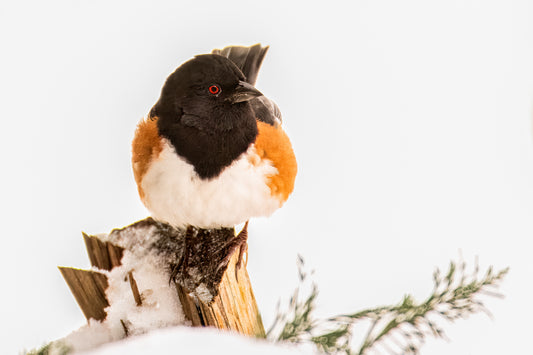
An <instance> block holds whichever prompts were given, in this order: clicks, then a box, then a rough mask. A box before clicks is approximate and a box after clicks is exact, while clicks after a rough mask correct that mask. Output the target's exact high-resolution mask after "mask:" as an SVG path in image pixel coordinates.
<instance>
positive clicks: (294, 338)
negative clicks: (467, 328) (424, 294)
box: [267, 257, 509, 354]
mask: <svg viewBox="0 0 533 355" xmlns="http://www.w3.org/2000/svg"><path fill="white" fill-rule="evenodd" d="M303 265H304V262H303V259H302V258H301V257H299V259H298V272H299V275H300V286H299V287H298V288H297V289H296V290H295V291H294V294H293V296H292V298H291V301H290V303H289V307H288V311H287V312H285V313H284V314H282V313H281V312H280V311H279V305H278V315H277V317H276V320H275V322H274V324H273V326H272V327H271V328H270V330H269V332H268V334H267V335H268V337H269V338H273V337H274V336H273V334H274V333H275V330H276V329H281V331H278V333H279V335H278V336H277V337H275V340H277V341H290V342H294V343H304V342H312V343H314V344H315V346H316V347H317V348H318V350H320V351H321V352H323V353H327V354H339V353H345V354H365V353H367V352H368V351H370V350H374V351H377V347H378V346H379V347H381V348H383V349H384V350H385V351H386V352H387V353H393V354H394V353H402V354H418V353H419V348H420V346H421V345H422V344H423V343H424V341H425V338H426V336H428V335H431V336H434V337H437V338H444V337H445V333H444V330H443V329H442V328H441V327H440V326H439V325H438V324H437V323H436V320H435V318H438V317H441V318H444V319H446V320H448V321H451V322H453V321H455V320H457V319H459V318H466V317H468V316H469V315H471V314H473V313H477V312H480V311H481V312H484V313H486V314H488V315H489V316H490V313H489V311H488V310H487V308H486V307H485V306H484V304H483V302H481V301H480V300H478V299H477V296H478V295H488V296H496V297H501V294H499V293H497V292H495V291H494V290H493V289H495V288H496V287H498V286H499V284H500V282H501V281H502V280H503V278H504V276H505V275H506V274H507V272H508V271H509V269H508V268H506V269H504V270H502V271H499V272H494V270H493V268H492V267H489V268H488V270H487V271H486V273H485V274H484V276H483V277H481V278H480V277H479V267H478V264H477V262H476V266H475V268H474V271H473V272H472V273H470V274H467V273H466V272H465V269H466V264H465V263H464V262H462V261H461V262H459V263H455V262H453V261H452V262H450V265H449V268H448V270H447V272H446V274H444V275H443V274H442V273H441V272H440V270H439V269H437V270H436V271H435V272H434V274H433V283H434V285H433V291H432V293H431V294H430V295H429V297H428V298H426V300H425V301H423V302H420V303H418V302H416V301H415V300H414V298H413V297H412V296H411V295H406V296H404V298H403V299H402V301H401V302H400V303H399V304H396V305H390V306H383V307H377V308H372V309H366V310H363V311H360V312H356V313H352V314H344V315H339V316H335V317H332V318H329V319H325V320H316V319H314V317H313V311H314V309H315V301H316V298H317V296H318V288H317V286H316V284H314V283H313V284H312V287H311V292H310V294H309V296H308V297H307V298H305V300H302V299H300V298H299V295H300V288H302V287H303V284H304V283H306V282H307V276H308V275H307V274H306V273H305V272H304V271H303ZM361 321H369V322H370V326H369V329H368V331H367V333H366V335H365V336H364V339H363V340H362V342H361V344H360V347H359V348H358V349H357V350H353V349H352V348H351V346H350V344H351V343H352V335H353V334H352V328H353V325H354V324H356V323H357V322H361Z"/></svg>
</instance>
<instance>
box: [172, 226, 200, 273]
mask: <svg viewBox="0 0 533 355" xmlns="http://www.w3.org/2000/svg"><path fill="white" fill-rule="evenodd" d="M193 239H194V230H193V227H192V226H188V227H187V231H186V232H185V243H184V245H183V251H182V253H181V257H180V258H179V261H178V263H177V264H172V265H171V270H170V280H169V281H168V282H169V283H170V282H172V281H174V282H176V278H177V276H178V274H180V273H181V274H187V271H188V270H187V269H188V268H189V255H190V254H191V251H192V245H193Z"/></svg>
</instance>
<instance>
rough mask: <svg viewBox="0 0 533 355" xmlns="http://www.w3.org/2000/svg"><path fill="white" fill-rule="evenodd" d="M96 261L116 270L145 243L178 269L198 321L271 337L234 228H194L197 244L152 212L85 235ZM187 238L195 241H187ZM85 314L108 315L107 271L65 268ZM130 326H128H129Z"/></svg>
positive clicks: (179, 288) (182, 295) (180, 289)
mask: <svg viewBox="0 0 533 355" xmlns="http://www.w3.org/2000/svg"><path fill="white" fill-rule="evenodd" d="M83 238H84V241H85V246H86V248H87V253H88V255H89V259H90V261H91V265H92V266H93V267H95V268H97V269H101V270H107V271H110V270H112V269H113V268H114V267H117V266H120V265H121V264H122V262H121V260H122V258H123V255H124V254H125V253H127V252H128V251H130V250H133V249H135V250H138V249H139V248H144V249H146V250H147V251H148V252H150V253H151V255H157V257H158V259H160V260H161V262H162V263H163V264H164V265H168V267H167V268H166V270H164V271H162V272H166V273H168V275H169V277H170V274H171V272H172V271H174V273H173V274H174V275H173V276H174V277H173V280H174V281H169V282H174V284H175V287H176V292H177V293H178V296H179V300H180V302H181V304H182V308H183V312H184V314H185V316H186V317H187V318H188V319H189V320H190V321H191V323H192V325H193V326H213V327H216V328H219V329H226V330H232V331H236V332H238V333H241V334H245V335H249V336H254V337H265V330H264V327H263V323H262V320H261V315H260V313H259V310H258V308H257V303H256V301H255V297H254V294H253V290H252V287H251V283H250V279H249V277H248V273H247V271H246V267H245V266H244V265H242V266H241V267H240V268H238V270H237V272H236V271H235V264H236V262H237V260H238V252H237V253H234V254H233V255H232V257H231V258H230V259H229V262H228V259H227V258H226V256H227V254H228V251H229V250H230V247H229V246H230V245H231V241H232V239H233V238H235V234H234V230H233V229H215V230H202V229H194V236H193V238H192V241H193V243H192V245H186V243H185V231H183V230H177V229H175V228H172V227H170V226H168V225H166V224H162V223H159V222H156V221H154V220H152V219H151V218H147V219H145V220H142V221H139V222H137V223H134V224H132V225H130V226H127V227H125V228H122V229H115V230H113V231H112V232H111V233H110V234H109V236H105V237H104V238H102V239H105V240H102V239H100V238H98V237H96V236H88V235H86V234H84V235H83ZM187 243H190V241H189V242H187ZM187 247H189V248H191V249H190V250H189V255H188V258H187V259H188V260H187V267H186V268H184V267H182V268H181V269H178V272H176V267H177V265H179V264H180V260H182V258H183V257H184V255H185V251H184V250H185V249H186V248H187ZM59 269H60V271H61V273H62V275H63V277H64V278H65V281H66V282H67V284H68V286H69V288H70V290H71V291H72V294H73V295H74V297H75V299H76V301H77V302H78V305H79V306H80V308H81V310H82V312H83V314H84V315H85V317H86V318H87V320H89V318H94V319H96V320H99V321H102V320H104V319H105V318H106V312H105V308H106V307H108V306H109V302H108V300H107V299H106V296H105V290H106V289H107V287H108V280H107V276H106V275H105V274H103V273H100V272H98V271H87V270H80V269H74V268H67V267H60V268H59ZM134 274H135V271H134V270H131V271H129V272H128V274H127V278H128V281H129V284H130V291H131V294H132V302H135V304H136V305H137V306H138V307H143V300H142V296H141V293H140V292H139V289H143V287H142V285H137V281H136V280H135V278H134ZM124 329H125V331H126V332H127V329H126V327H125V328H124Z"/></svg>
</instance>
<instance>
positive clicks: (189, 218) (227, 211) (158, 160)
mask: <svg viewBox="0 0 533 355" xmlns="http://www.w3.org/2000/svg"><path fill="white" fill-rule="evenodd" d="M277 173H278V171H277V169H276V168H275V167H273V166H272V163H271V161H269V160H268V159H262V158H261V157H260V156H259V155H258V154H257V151H256V148H255V146H254V145H253V144H252V145H250V147H249V148H248V150H246V151H245V152H244V153H242V154H241V155H240V156H239V157H238V158H237V159H236V160H234V161H233V162H232V163H231V164H230V165H228V166H227V167H225V168H224V169H223V170H222V171H221V172H220V173H219V174H218V175H217V176H214V177H211V178H207V179H206V178H202V177H200V176H199V175H198V173H197V172H196V171H195V168H194V166H193V165H192V164H190V163H189V162H187V160H185V159H183V158H181V157H180V156H178V155H177V154H176V151H175V148H174V146H173V145H172V144H171V143H170V142H169V141H168V140H167V139H163V140H162V149H161V151H160V153H159V154H158V156H157V157H153V160H152V161H151V163H150V166H149V167H148V169H147V171H146V173H145V174H144V176H143V178H142V181H141V188H142V190H143V191H144V198H143V200H144V201H143V202H144V203H145V205H146V207H147V208H148V209H149V210H150V211H151V212H152V215H153V216H154V218H156V219H160V220H163V221H166V222H168V223H170V224H173V225H175V226H184V225H194V226H197V227H202V228H217V227H224V226H233V225H235V224H239V223H242V222H244V221H246V220H248V219H249V218H250V217H256V216H265V215H270V214H271V213H272V212H274V211H275V210H276V209H277V208H279V207H280V204H281V201H280V200H279V199H278V198H276V197H274V196H273V195H272V192H271V189H270V187H269V185H268V182H269V178H270V177H271V176H274V175H276V174H277Z"/></svg>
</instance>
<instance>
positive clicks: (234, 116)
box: [150, 54, 262, 178]
mask: <svg viewBox="0 0 533 355" xmlns="http://www.w3.org/2000/svg"><path fill="white" fill-rule="evenodd" d="M245 80H246V78H245V77H244V75H243V74H242V72H241V71H240V70H239V68H237V66H235V64H233V62H232V61H230V60H229V59H227V58H226V57H223V56H220V55H216V54H205V55H199V56H196V57H195V58H193V59H191V60H189V61H187V62H185V63H184V64H182V65H181V66H180V67H179V68H178V69H176V70H175V71H174V72H173V73H172V74H171V75H170V76H169V77H168V78H167V80H166V82H165V85H164V86H163V89H162V91H161V96H160V98H159V100H158V102H157V103H156V104H155V105H154V107H153V108H152V110H151V111H150V117H157V118H158V123H157V124H158V129H159V134H160V135H161V136H163V137H165V138H167V139H169V140H170V142H171V143H172V145H173V146H174V148H175V149H176V152H177V153H178V154H179V155H180V156H181V157H183V158H185V159H186V160H187V161H188V162H189V163H191V164H192V165H194V167H195V170H196V172H197V173H198V175H199V176H200V177H202V178H211V177H214V176H216V175H218V174H219V173H220V172H221V171H222V170H223V169H224V167H226V166H228V165H230V164H231V162H232V161H233V160H234V159H235V158H237V157H238V156H239V155H240V154H242V153H243V152H244V151H246V150H247V149H248V147H249V146H250V144H252V143H253V142H254V141H255V137H256V136H257V123H256V119H255V115H254V112H253V110H252V107H251V105H250V104H249V102H248V101H249V100H251V99H253V98H254V97H257V96H261V95H262V94H261V93H260V92H259V91H258V90H257V89H255V88H254V87H253V86H252V85H250V84H248V83H247V82H246V81H245Z"/></svg>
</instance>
